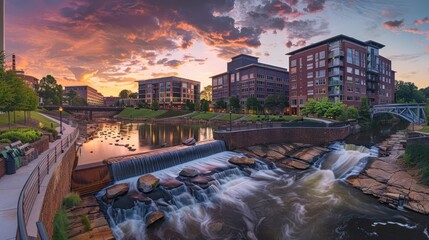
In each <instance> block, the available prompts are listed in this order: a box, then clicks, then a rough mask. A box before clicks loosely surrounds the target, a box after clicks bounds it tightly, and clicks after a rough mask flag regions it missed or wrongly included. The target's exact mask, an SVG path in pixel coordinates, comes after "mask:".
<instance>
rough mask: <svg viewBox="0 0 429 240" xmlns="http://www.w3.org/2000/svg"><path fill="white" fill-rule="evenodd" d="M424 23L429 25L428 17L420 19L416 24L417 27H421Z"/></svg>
mask: <svg viewBox="0 0 429 240" xmlns="http://www.w3.org/2000/svg"><path fill="white" fill-rule="evenodd" d="M424 23H429V18H428V17H425V18H422V19H418V20H416V21H414V24H416V26H419V25H421V24H424Z"/></svg>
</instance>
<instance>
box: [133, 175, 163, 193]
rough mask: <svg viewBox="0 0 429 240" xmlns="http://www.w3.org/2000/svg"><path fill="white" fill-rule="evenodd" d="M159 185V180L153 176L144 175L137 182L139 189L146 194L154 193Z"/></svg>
mask: <svg viewBox="0 0 429 240" xmlns="http://www.w3.org/2000/svg"><path fill="white" fill-rule="evenodd" d="M158 184H159V179H158V178H157V177H155V176H154V175H152V174H146V175H143V176H141V177H140V178H139V179H138V180H137V188H138V189H139V190H140V191H142V192H144V193H148V192H151V191H153V190H154V189H155V188H156V187H157V186H158Z"/></svg>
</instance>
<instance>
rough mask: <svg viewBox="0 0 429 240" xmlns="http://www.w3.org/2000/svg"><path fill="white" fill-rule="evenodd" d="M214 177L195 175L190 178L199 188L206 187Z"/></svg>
mask: <svg viewBox="0 0 429 240" xmlns="http://www.w3.org/2000/svg"><path fill="white" fill-rule="evenodd" d="M213 180H214V178H212V177H210V176H197V177H195V178H192V179H191V182H192V183H193V184H196V185H198V186H200V187H201V188H208V187H209V186H210V182H211V181H213Z"/></svg>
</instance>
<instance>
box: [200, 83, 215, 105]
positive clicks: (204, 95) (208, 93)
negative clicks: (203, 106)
mask: <svg viewBox="0 0 429 240" xmlns="http://www.w3.org/2000/svg"><path fill="white" fill-rule="evenodd" d="M212 92H213V88H212V85H208V86H205V87H204V90H203V91H201V93H200V99H201V100H203V99H205V100H207V101H210V102H211V101H212Z"/></svg>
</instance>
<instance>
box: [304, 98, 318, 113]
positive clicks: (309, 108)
mask: <svg viewBox="0 0 429 240" xmlns="http://www.w3.org/2000/svg"><path fill="white" fill-rule="evenodd" d="M316 103H317V101H316V99H314V98H310V99H308V101H307V102H306V103H305V105H304V108H303V109H302V110H301V113H302V115H305V116H308V115H312V114H316Z"/></svg>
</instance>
